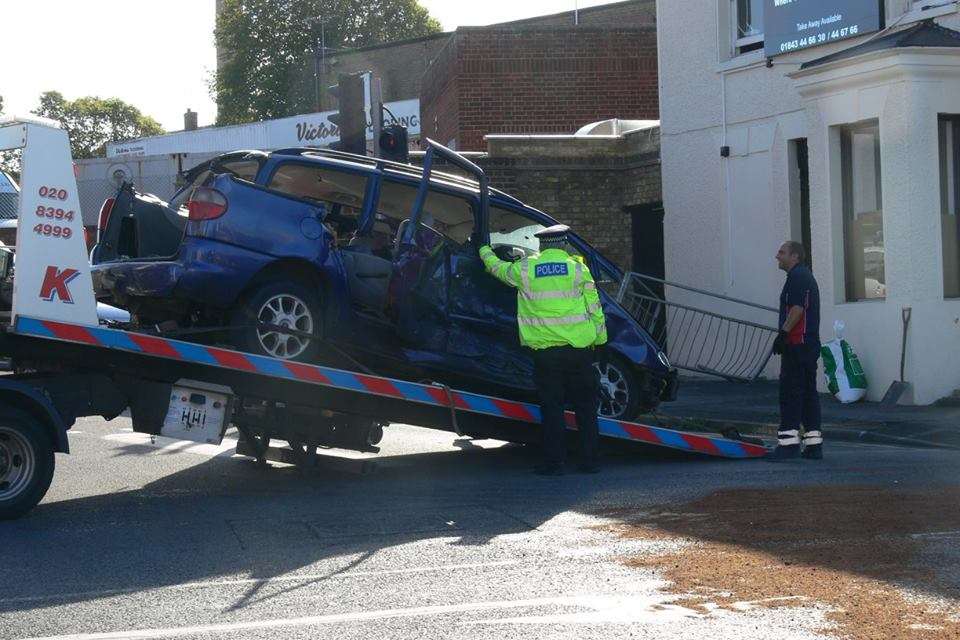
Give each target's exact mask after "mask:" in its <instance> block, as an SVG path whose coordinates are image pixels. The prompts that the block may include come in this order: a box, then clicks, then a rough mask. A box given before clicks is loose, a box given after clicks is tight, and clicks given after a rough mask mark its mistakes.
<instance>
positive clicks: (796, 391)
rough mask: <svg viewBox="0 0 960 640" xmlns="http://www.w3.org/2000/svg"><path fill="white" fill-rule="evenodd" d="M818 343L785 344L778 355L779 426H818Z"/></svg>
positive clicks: (814, 429) (785, 427) (816, 427)
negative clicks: (779, 355)
mask: <svg viewBox="0 0 960 640" xmlns="http://www.w3.org/2000/svg"><path fill="white" fill-rule="evenodd" d="M819 358H820V345H819V344H817V343H814V344H792V345H787V347H786V349H785V350H784V352H783V355H782V356H781V357H780V429H781V431H786V430H794V429H799V428H800V425H801V423H802V424H803V428H804V429H805V430H807V431H819V430H820V396H819V394H817V360H818V359H819Z"/></svg>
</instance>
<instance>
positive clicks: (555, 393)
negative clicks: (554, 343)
mask: <svg viewBox="0 0 960 640" xmlns="http://www.w3.org/2000/svg"><path fill="white" fill-rule="evenodd" d="M594 354H595V352H594V350H593V349H576V348H574V347H550V348H548V349H534V350H533V366H534V371H533V376H534V382H535V383H536V385H537V392H538V394H539V396H540V413H541V416H542V422H543V457H544V464H545V465H547V466H551V467H561V466H563V464H564V460H565V458H566V453H567V444H566V437H565V435H564V434H565V432H566V424H565V423H564V406H565V403H566V402H567V401H569V402H570V404H572V405H573V408H574V411H575V412H576V414H577V428H578V430H579V433H580V464H581V465H584V466H588V467H589V466H595V465H596V464H597V462H598V458H599V453H598V447H599V445H598V440H599V438H600V434H599V427H598V426H597V407H598V404H599V393H600V382H599V379H598V374H597V370H596V369H595V368H594V367H593V361H594Z"/></svg>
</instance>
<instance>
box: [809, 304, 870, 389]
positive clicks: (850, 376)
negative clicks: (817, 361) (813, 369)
mask: <svg viewBox="0 0 960 640" xmlns="http://www.w3.org/2000/svg"><path fill="white" fill-rule="evenodd" d="M844 328H845V325H844V323H843V321H842V320H837V321H835V322H834V323H833V331H834V333H835V334H836V337H835V338H834V339H833V340H831V341H830V342H828V343H826V344H825V345H823V346H822V347H820V355H822V356H823V369H824V374H825V375H826V377H827V388H828V389H829V390H830V393H832V394H833V395H834V397H836V399H837V400H839V401H840V402H842V403H844V404H848V403H851V402H857V401H859V400H862V399H863V397H864V396H865V395H867V376H866V375H865V374H864V373H863V367H862V366H861V365H860V359H859V358H858V357H857V354H855V353H854V352H853V349H852V348H850V345H849V344H848V343H847V341H846V340H844V339H843V330H844Z"/></svg>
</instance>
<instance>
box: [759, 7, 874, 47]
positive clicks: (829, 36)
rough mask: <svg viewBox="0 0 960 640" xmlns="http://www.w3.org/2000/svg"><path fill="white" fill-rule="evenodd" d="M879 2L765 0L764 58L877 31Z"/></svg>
mask: <svg viewBox="0 0 960 640" xmlns="http://www.w3.org/2000/svg"><path fill="white" fill-rule="evenodd" d="M880 5H881V0H764V5H763V41H764V42H763V50H764V53H765V54H766V55H767V57H773V56H778V55H780V54H783V53H790V52H791V51H799V50H801V49H809V48H810V47H817V46H820V45H822V44H827V43H830V42H836V41H838V40H845V39H847V38H855V37H857V36H861V35H863V34H865V33H871V32H874V31H879V30H880V27H881V21H882V18H883V12H882V9H881V6H880Z"/></svg>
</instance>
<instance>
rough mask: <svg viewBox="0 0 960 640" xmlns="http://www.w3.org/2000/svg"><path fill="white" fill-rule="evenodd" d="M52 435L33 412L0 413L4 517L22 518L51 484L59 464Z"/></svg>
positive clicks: (1, 510)
mask: <svg viewBox="0 0 960 640" xmlns="http://www.w3.org/2000/svg"><path fill="white" fill-rule="evenodd" d="M55 464H56V463H55V459H54V452H53V443H52V442H51V441H50V435H49V434H48V433H47V430H46V429H45V428H44V426H43V425H42V424H40V423H39V422H38V421H37V420H36V418H34V417H32V416H30V415H29V414H26V413H23V412H20V411H12V410H6V411H4V412H3V413H0V520H12V519H14V518H19V517H20V516H22V515H24V514H25V513H27V512H28V511H30V510H31V509H33V508H34V507H35V506H37V504H38V503H39V502H40V500H42V499H43V496H44V495H45V494H46V493H47V489H49V488H50V482H51V481H52V480H53V469H54V465H55Z"/></svg>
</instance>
